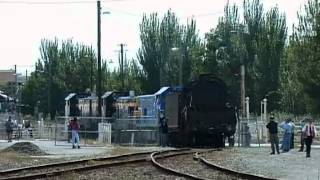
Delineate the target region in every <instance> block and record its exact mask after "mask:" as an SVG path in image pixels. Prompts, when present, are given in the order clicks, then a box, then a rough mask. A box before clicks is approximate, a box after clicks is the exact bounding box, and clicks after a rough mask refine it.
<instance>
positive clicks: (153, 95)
mask: <svg viewBox="0 0 320 180" xmlns="http://www.w3.org/2000/svg"><path fill="white" fill-rule="evenodd" d="M150 97H155V94H146V95H141V96H137V98H150Z"/></svg>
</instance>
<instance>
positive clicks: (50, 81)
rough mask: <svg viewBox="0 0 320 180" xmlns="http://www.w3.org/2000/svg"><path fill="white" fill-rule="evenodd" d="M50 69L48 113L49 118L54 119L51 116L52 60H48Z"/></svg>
mask: <svg viewBox="0 0 320 180" xmlns="http://www.w3.org/2000/svg"><path fill="white" fill-rule="evenodd" d="M48 63H49V64H48V71H49V84H48V113H49V119H50V120H52V116H51V84H52V72H51V60H50V59H49V61H48Z"/></svg>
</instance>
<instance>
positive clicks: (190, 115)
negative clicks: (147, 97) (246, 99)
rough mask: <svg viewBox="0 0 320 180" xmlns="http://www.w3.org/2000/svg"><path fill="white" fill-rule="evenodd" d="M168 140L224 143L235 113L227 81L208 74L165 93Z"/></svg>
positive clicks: (191, 143) (231, 131) (181, 143)
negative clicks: (178, 88)
mask: <svg viewBox="0 0 320 180" xmlns="http://www.w3.org/2000/svg"><path fill="white" fill-rule="evenodd" d="M165 114H166V119H167V124H168V140H169V143H170V144H171V145H173V146H211V147H223V146H224V139H225V137H228V139H229V138H230V139H231V138H233V135H234V133H235V130H236V123H237V118H236V117H237V116H236V111H235V108H234V107H231V106H230V104H229V101H228V90H227V87H226V84H225V83H224V82H223V81H222V80H221V79H219V78H217V77H215V76H214V75H211V74H204V75H200V77H199V79H197V80H194V81H192V82H190V83H189V84H187V85H186V86H185V87H183V88H182V89H180V90H176V91H174V90H173V91H172V92H171V93H170V94H168V95H167V96H166V107H165Z"/></svg>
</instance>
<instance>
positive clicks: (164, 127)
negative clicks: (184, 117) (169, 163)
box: [159, 111, 168, 147]
mask: <svg viewBox="0 0 320 180" xmlns="http://www.w3.org/2000/svg"><path fill="white" fill-rule="evenodd" d="M159 124H160V127H159V132H160V146H162V147H165V146H167V134H168V124H167V121H166V118H165V115H164V112H163V111H160V114H159Z"/></svg>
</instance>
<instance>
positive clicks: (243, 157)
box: [205, 147, 320, 180]
mask: <svg viewBox="0 0 320 180" xmlns="http://www.w3.org/2000/svg"><path fill="white" fill-rule="evenodd" d="M270 152H271V150H270V148H268V147H263V148H233V149H224V150H223V151H215V152H212V153H210V154H206V155H205V157H206V158H208V159H209V160H211V161H212V162H214V163H217V164H220V165H222V166H224V167H228V168H230V169H234V170H238V171H242V172H247V173H253V174H259V175H263V176H267V177H274V178H276V179H284V180H287V179H288V180H320V149H318V148H317V149H312V151H311V158H306V153H305V152H298V149H294V150H291V151H290V152H288V153H281V154H279V155H270Z"/></svg>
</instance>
